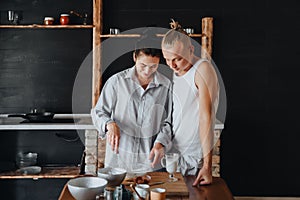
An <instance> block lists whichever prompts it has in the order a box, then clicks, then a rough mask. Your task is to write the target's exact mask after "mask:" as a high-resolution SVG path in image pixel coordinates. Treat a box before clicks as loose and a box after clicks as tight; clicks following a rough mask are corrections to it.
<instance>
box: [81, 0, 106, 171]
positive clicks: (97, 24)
mask: <svg viewBox="0 0 300 200" xmlns="http://www.w3.org/2000/svg"><path fill="white" fill-rule="evenodd" d="M93 26H94V27H93V70H92V71H93V75H92V76H93V77H92V107H94V106H95V105H96V103H97V101H98V98H99V95H100V88H101V40H100V35H101V33H102V0H93ZM85 138H86V141H90V140H94V143H93V142H90V143H93V145H90V144H88V143H87V142H86V144H85V152H86V157H85V164H86V167H85V173H86V174H94V175H95V174H96V173H97V167H98V160H99V159H98V148H99V142H98V133H97V132H91V131H86V132H85ZM100 145H101V144H100Z"/></svg>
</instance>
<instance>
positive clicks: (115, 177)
mask: <svg viewBox="0 0 300 200" xmlns="http://www.w3.org/2000/svg"><path fill="white" fill-rule="evenodd" d="M126 174H127V172H126V170H125V169H122V168H110V167H105V168H100V169H98V177H101V178H104V179H106V180H107V181H108V183H107V186H111V187H114V186H119V185H121V183H122V182H123V180H124V179H125V176H126Z"/></svg>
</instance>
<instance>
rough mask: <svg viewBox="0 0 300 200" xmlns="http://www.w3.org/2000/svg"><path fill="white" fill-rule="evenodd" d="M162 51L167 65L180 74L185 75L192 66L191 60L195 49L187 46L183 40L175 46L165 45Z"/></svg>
mask: <svg viewBox="0 0 300 200" xmlns="http://www.w3.org/2000/svg"><path fill="white" fill-rule="evenodd" d="M162 52H163V55H164V58H165V59H166V63H167V65H169V67H170V68H171V69H172V70H173V71H174V72H175V73H176V74H178V75H183V74H184V73H185V72H186V71H187V69H188V68H189V67H190V66H191V64H190V62H189V60H191V56H192V55H193V49H192V48H191V47H190V48H186V47H185V46H184V45H183V44H182V42H176V43H175V44H174V46H173V47H165V46H164V45H163V46H162Z"/></svg>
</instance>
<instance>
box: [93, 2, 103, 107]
mask: <svg viewBox="0 0 300 200" xmlns="http://www.w3.org/2000/svg"><path fill="white" fill-rule="evenodd" d="M102 15H103V13H102V0H93V25H94V28H93V83H92V107H94V106H95V105H96V103H97V101H98V98H99V95H100V88H101V46H100V45H101V39H100V35H101V33H102V24H103V23H102Z"/></svg>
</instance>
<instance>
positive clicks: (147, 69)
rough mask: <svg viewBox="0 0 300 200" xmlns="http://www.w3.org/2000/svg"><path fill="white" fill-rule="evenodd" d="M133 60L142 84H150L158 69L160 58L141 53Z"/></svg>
mask: <svg viewBox="0 0 300 200" xmlns="http://www.w3.org/2000/svg"><path fill="white" fill-rule="evenodd" d="M133 59H134V62H135V66H136V74H137V77H138V79H139V81H140V83H149V82H150V81H151V80H152V78H153V75H154V73H155V72H156V70H157V68H158V64H159V60H160V58H159V57H157V56H151V55H146V54H144V53H143V52H140V53H139V54H138V55H136V54H134V55H133Z"/></svg>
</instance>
